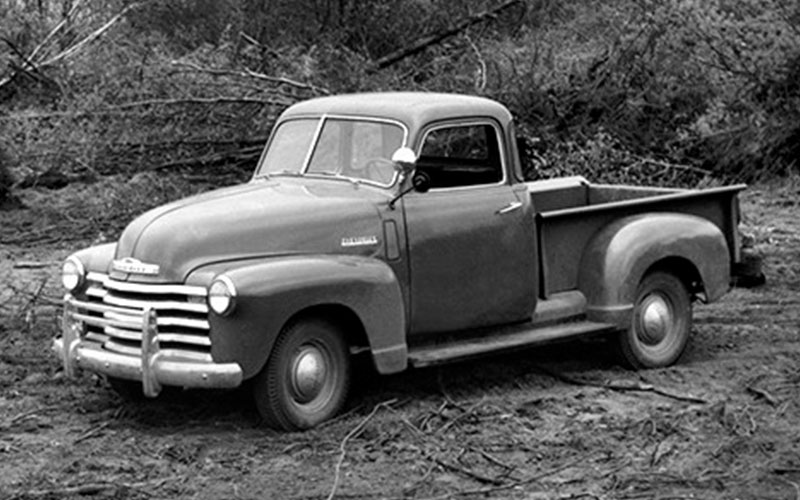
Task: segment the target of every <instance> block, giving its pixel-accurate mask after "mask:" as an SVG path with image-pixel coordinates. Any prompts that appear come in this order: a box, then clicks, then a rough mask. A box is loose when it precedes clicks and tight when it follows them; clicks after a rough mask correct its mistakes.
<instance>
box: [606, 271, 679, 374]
mask: <svg viewBox="0 0 800 500" xmlns="http://www.w3.org/2000/svg"><path fill="white" fill-rule="evenodd" d="M691 329H692V302H691V300H690V297H689V292H688V291H687V289H686V286H685V285H684V284H683V282H682V281H681V280H680V279H678V278H677V277H676V276H675V275H673V274H670V273H666V272H663V271H656V272H652V273H649V274H647V275H645V277H644V278H643V279H642V281H641V282H640V283H639V287H638V288H637V292H636V302H635V304H634V309H633V315H632V318H631V324H630V327H629V328H628V329H627V330H625V331H623V332H621V333H620V338H619V345H620V351H621V353H622V356H623V358H624V359H625V361H626V362H627V363H628V364H629V365H630V366H632V367H633V368H658V367H663V366H669V365H671V364H672V363H674V362H675V361H677V359H678V358H679V357H680V355H681V354H682V353H683V351H684V349H685V348H686V344H687V342H688V340H689V333H690V332H691Z"/></svg>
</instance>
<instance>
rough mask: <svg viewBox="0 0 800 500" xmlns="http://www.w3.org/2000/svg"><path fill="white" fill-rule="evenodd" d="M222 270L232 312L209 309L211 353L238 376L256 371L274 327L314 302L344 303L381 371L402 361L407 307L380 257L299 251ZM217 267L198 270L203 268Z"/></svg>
mask: <svg viewBox="0 0 800 500" xmlns="http://www.w3.org/2000/svg"><path fill="white" fill-rule="evenodd" d="M229 266H230V268H229V269H227V270H225V271H223V273H224V274H225V275H226V276H228V277H229V278H230V279H231V281H233V283H234V285H235V286H236V290H237V293H238V296H237V298H236V307H235V309H234V311H233V313H232V314H231V315H230V316H225V317H221V316H217V315H215V314H213V313H212V314H210V323H211V346H212V347H211V355H212V357H213V358H214V361H215V362H218V363H226V362H237V363H239V365H240V366H241V367H242V370H243V372H244V378H249V377H251V376H253V375H255V374H256V373H258V372H259V370H260V369H261V367H262V366H263V364H264V363H265V362H266V360H267V357H268V356H269V353H270V351H271V349H272V345H273V343H274V342H275V339H276V338H277V336H278V334H279V333H280V331H281V330H282V329H283V327H284V326H285V325H286V324H287V322H288V321H289V320H290V319H291V318H292V317H293V316H295V315H296V314H298V313H300V314H302V311H304V310H307V309H309V308H312V307H316V306H342V307H345V308H347V309H349V310H351V311H352V312H354V313H355V315H356V316H357V317H358V319H359V320H360V321H361V323H362V325H363V327H364V330H365V331H366V332H367V333H368V342H369V347H370V349H371V350H372V353H373V358H374V361H375V366H376V368H377V370H378V372H380V373H393V372H397V371H401V370H404V369H405V368H406V351H407V348H406V335H405V334H406V324H405V307H404V302H403V298H402V293H401V289H400V284H399V283H398V281H397V278H396V277H395V275H394V272H393V271H392V270H391V268H390V267H389V266H387V265H386V264H385V263H384V262H382V261H380V260H378V259H374V258H369V257H360V256H347V255H303V256H292V257H283V258H273V259H266V260H263V261H257V262H237V263H235V264H234V265H229ZM219 271H220V269H219V268H217V269H214V270H199V271H198V273H197V274H198V276H195V277H193V279H192V280H191V281H195V280H204V279H205V278H203V277H201V276H199V275H201V274H205V273H207V272H208V274H216V273H217V272H219Z"/></svg>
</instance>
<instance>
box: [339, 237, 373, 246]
mask: <svg viewBox="0 0 800 500" xmlns="http://www.w3.org/2000/svg"><path fill="white" fill-rule="evenodd" d="M377 244H378V237H377V236H352V237H349V238H342V246H343V247H368V246H372V245H377Z"/></svg>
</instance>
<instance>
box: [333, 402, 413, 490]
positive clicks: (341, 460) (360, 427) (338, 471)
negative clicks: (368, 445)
mask: <svg viewBox="0 0 800 500" xmlns="http://www.w3.org/2000/svg"><path fill="white" fill-rule="evenodd" d="M396 402H397V398H395V399H390V400H388V401H384V402H383V403H378V404H376V405H375V407H374V408H373V409H372V411H371V412H370V414H369V415H367V416H366V418H364V420H362V421H361V422H360V423H359V424H358V425H357V426H355V427H354V428H353V430H351V431H350V432H348V433H347V435H346V436H345V437H344V439H342V442H341V444H339V460H337V461H336V472H335V474H334V476H333V486H332V487H331V492H330V494H329V495H328V500H332V499H333V497H334V496H335V495H336V490H337V489H338V488H339V481H341V474H342V464H343V463H344V457H345V455H346V454H347V450H346V448H345V447H346V446H347V442H348V441H349V440H350V439H352V438H353V437H355V436H357V435H358V434H359V433H360V432H361V431H362V430H364V427H365V426H366V425H367V422H369V421H370V420H371V419H372V417H374V416H375V414H377V413H378V410H380V409H381V408H388V407H390V406H391V405H393V404H394V403H396Z"/></svg>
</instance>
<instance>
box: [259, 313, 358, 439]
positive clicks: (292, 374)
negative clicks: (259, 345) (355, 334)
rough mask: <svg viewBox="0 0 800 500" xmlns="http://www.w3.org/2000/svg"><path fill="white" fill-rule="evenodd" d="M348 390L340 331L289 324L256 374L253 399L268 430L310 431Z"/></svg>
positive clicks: (319, 323)
mask: <svg viewBox="0 0 800 500" xmlns="http://www.w3.org/2000/svg"><path fill="white" fill-rule="evenodd" d="M349 387H350V355H349V352H348V349H347V343H346V342H345V340H344V337H343V335H342V332H341V331H340V330H339V329H338V328H336V327H335V326H334V325H332V324H330V323H328V322H327V321H323V320H319V319H310V320H304V321H300V322H296V323H293V324H291V325H289V326H288V327H287V328H285V329H284V331H283V332H282V333H281V334H280V336H279V337H278V340H276V341H275V346H274V347H273V349H272V353H271V355H270V357H269V359H268V360H267V364H266V365H265V366H264V368H263V369H262V370H261V372H260V373H259V374H258V375H257V376H256V378H255V383H254V384H253V396H254V398H255V402H256V406H257V407H258V411H259V413H260V414H261V416H262V418H263V419H264V421H265V422H266V424H267V425H268V426H270V427H273V428H276V429H281V430H286V431H296V430H303V429H310V428H311V427H314V426H316V425H318V424H319V423H321V422H323V421H325V420H327V419H329V418H331V417H333V416H334V415H336V414H337V413H338V412H339V411H340V410H341V409H342V407H343V406H344V403H345V400H346V399H347V393H348V390H349Z"/></svg>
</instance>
